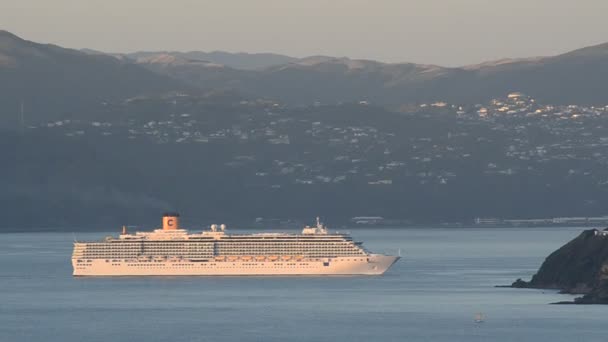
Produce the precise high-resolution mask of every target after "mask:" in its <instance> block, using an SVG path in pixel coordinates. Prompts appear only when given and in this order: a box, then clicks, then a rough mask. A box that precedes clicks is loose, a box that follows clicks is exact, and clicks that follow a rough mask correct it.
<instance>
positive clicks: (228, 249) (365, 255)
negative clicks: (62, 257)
mask: <svg viewBox="0 0 608 342" xmlns="http://www.w3.org/2000/svg"><path fill="white" fill-rule="evenodd" d="M397 260H399V257H398V256H389V255H382V254H372V253H370V252H368V251H367V250H365V249H364V248H363V246H362V243H361V242H355V241H353V240H352V238H351V237H350V236H349V235H347V234H339V233H329V232H328V231H327V228H326V227H325V226H323V225H322V224H321V223H320V222H319V219H318V218H317V225H316V226H315V227H308V226H307V227H304V229H303V230H302V233H301V234H286V233H257V234H227V233H226V226H225V225H221V226H219V227H218V226H217V225H212V226H211V227H210V229H209V230H207V231H203V232H201V233H192V234H190V233H188V231H187V230H185V229H182V228H180V226H179V214H177V213H167V214H165V215H163V226H162V228H159V229H155V230H154V231H152V232H136V233H134V234H129V233H127V232H126V229H124V228H123V232H122V234H120V235H119V236H118V238H116V237H112V236H108V237H106V238H105V240H102V241H92V242H74V252H73V254H72V266H73V267H74V273H73V274H74V276H159V275H170V276H177V275H189V276H195V275H210V276H211V275H379V274H383V273H384V272H385V271H386V270H387V269H388V268H389V267H391V265H392V264H394V263H395V262H396V261H397Z"/></svg>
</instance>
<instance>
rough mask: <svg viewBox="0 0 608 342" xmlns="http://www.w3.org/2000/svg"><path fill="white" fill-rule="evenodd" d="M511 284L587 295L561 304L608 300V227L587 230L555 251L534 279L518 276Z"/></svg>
mask: <svg viewBox="0 0 608 342" xmlns="http://www.w3.org/2000/svg"><path fill="white" fill-rule="evenodd" d="M511 287H515V288H535V289H557V290H560V291H561V292H562V293H569V294H581V295H583V296H582V297H579V298H576V299H575V300H574V302H560V303H559V304H608V229H605V230H598V229H590V230H585V231H583V232H582V233H581V234H580V235H579V236H577V237H576V238H574V239H573V240H571V241H570V242H568V243H566V244H565V245H564V246H562V247H560V248H559V249H558V250H556V251H555V252H553V253H551V254H550V255H549V256H548V257H547V258H546V259H545V261H544V262H543V264H542V265H541V267H540V269H539V270H538V272H537V273H536V274H535V275H534V276H533V277H532V279H531V280H530V281H524V280H522V279H517V280H516V281H515V282H514V283H513V284H511Z"/></svg>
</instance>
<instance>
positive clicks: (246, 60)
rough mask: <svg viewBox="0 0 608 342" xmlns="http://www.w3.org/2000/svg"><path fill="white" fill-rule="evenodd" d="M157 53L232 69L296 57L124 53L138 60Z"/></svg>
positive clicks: (200, 53) (269, 54) (160, 53)
mask: <svg viewBox="0 0 608 342" xmlns="http://www.w3.org/2000/svg"><path fill="white" fill-rule="evenodd" d="M158 55H170V56H173V57H176V58H183V59H191V60H200V61H207V62H210V63H214V64H220V65H225V66H227V67H230V68H234V69H243V70H256V69H265V68H268V67H271V66H275V65H281V64H287V63H291V62H293V61H296V60H297V58H294V57H289V56H284V55H278V54H274V53H245V52H240V53H230V52H224V51H213V52H203V51H189V52H177V51H171V52H168V51H140V52H134V53H129V54H126V56H127V57H129V58H131V59H134V60H139V59H142V58H144V59H145V58H149V57H153V56H158Z"/></svg>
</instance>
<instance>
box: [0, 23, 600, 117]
mask: <svg viewBox="0 0 608 342" xmlns="http://www.w3.org/2000/svg"><path fill="white" fill-rule="evenodd" d="M606 79H608V44H602V45H597V46H592V47H587V48H583V49H580V50H576V51H572V52H569V53H566V54H562V55H558V56H553V57H536V58H524V59H504V60H498V61H491V62H486V63H482V64H478V65H469V66H464V67H457V68H447V67H442V66H436V65H424V64H414V63H393V64H391V63H381V62H377V61H372V60H355V59H349V58H335V57H327V56H312V57H308V58H302V59H296V58H292V57H288V56H282V55H275V54H246V53H239V54H231V53H224V52H211V53H205V52H197V51H193V52H138V53H132V54H105V53H103V52H98V51H94V50H86V49H85V50H82V51H76V50H72V49H65V48H61V47H58V46H55V45H47V44H38V43H33V42H30V41H26V40H23V39H21V38H19V37H17V36H15V35H13V34H11V33H9V32H7V31H0V94H1V95H0V108H2V109H3V115H2V116H1V117H0V125H3V126H6V125H13V126H14V125H15V124H17V123H18V122H19V115H18V113H19V110H20V104H21V102H23V103H24V107H25V114H26V115H25V122H26V124H27V123H28V122H39V121H41V120H42V121H44V120H49V119H53V118H65V117H68V116H72V117H78V116H83V115H87V113H88V110H89V109H90V108H91V106H92V105H97V104H99V103H103V102H109V101H121V100H125V99H128V98H131V97H136V96H145V95H156V94H159V93H166V92H171V91H188V92H192V91H194V92H201V91H204V92H213V93H217V92H218V91H219V92H220V93H222V94H238V96H239V97H244V98H248V99H250V100H253V99H260V98H262V99H272V100H277V101H279V102H281V103H283V104H285V105H309V104H312V103H322V104H337V103H345V102H358V101H362V100H365V101H368V102H371V103H373V104H376V105H380V106H386V107H389V108H400V107H401V106H403V105H411V104H419V103H428V102H433V101H449V102H450V103H458V104H473V103H481V102H484V101H487V100H489V99H491V98H496V97H500V96H503V95H504V94H506V93H510V92H513V91H521V92H524V93H526V94H528V95H530V96H532V97H534V98H536V99H537V100H539V101H541V102H543V103H553V104H592V105H606V104H608V92H606V91H605V88H604V84H605V80H606Z"/></svg>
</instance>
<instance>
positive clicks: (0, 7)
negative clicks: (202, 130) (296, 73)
mask: <svg viewBox="0 0 608 342" xmlns="http://www.w3.org/2000/svg"><path fill="white" fill-rule="evenodd" d="M0 28H1V29H5V30H8V31H11V32H13V33H16V34H18V35H20V36H21V37H23V38H25V39H29V40H34V41H38V42H48V43H54V44H58V45H61V46H65V47H71V48H83V47H88V48H92V49H98V50H103V51H111V52H130V51H137V50H204V51H211V50H226V51H232V52H236V51H246V52H276V53H282V54H288V55H292V56H296V57H302V56H308V55H331V56H349V57H354V58H368V59H378V60H382V61H388V62H400V61H411V62H419V63H432V64H442V65H452V66H454V65H463V64H470V63H477V62H481V61H485V60H490V59H498V58H503V57H527V56H538V55H551V54H557V53H561V52H565V51H568V50H572V49H576V48H579V47H584V46H588V45H593V44H598V43H603V42H608V0H508V1H507V0H505V1H503V0H375V1H371V0H370V1H365V0H238V1H237V0H218V1H212V0H0Z"/></svg>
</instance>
